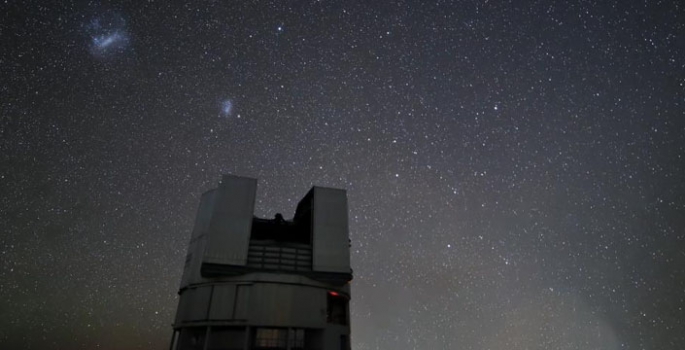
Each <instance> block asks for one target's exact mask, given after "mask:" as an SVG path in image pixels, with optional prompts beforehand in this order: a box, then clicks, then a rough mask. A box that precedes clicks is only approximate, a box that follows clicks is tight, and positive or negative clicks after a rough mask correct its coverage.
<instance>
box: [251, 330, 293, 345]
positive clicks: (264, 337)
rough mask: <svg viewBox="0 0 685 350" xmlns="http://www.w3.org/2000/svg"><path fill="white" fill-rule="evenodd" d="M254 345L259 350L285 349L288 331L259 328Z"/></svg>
mask: <svg viewBox="0 0 685 350" xmlns="http://www.w3.org/2000/svg"><path fill="white" fill-rule="evenodd" d="M254 340H255V341H254V345H255V347H256V348H257V349H285V348H286V345H287V341H288V330H287V329H284V328H257V330H256V332H255V339H254Z"/></svg>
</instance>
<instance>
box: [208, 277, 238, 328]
mask: <svg viewBox="0 0 685 350" xmlns="http://www.w3.org/2000/svg"><path fill="white" fill-rule="evenodd" d="M235 289H236V288H235V285H234V284H220V285H215V286H214V292H212V306H211V307H210V308H209V319H210V320H230V319H232V318H233V305H235V302H236V300H235V297H236V295H235Z"/></svg>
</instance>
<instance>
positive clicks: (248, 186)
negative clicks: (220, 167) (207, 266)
mask: <svg viewBox="0 0 685 350" xmlns="http://www.w3.org/2000/svg"><path fill="white" fill-rule="evenodd" d="M256 192H257V180H255V179H250V178H246V177H237V176H230V175H226V176H224V177H223V179H222V182H221V185H220V186H219V188H218V189H217V193H216V198H215V199H214V208H213V209H214V210H213V212H212V218H211V220H210V224H209V229H208V237H207V239H208V241H207V247H206V249H205V254H204V257H203V262H205V263H213V264H227V265H245V264H246V261H247V250H248V243H249V241H250V230H251V229H252V217H253V213H254V203H255V194H256Z"/></svg>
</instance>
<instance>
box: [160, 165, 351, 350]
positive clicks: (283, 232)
mask: <svg viewBox="0 0 685 350" xmlns="http://www.w3.org/2000/svg"><path fill="white" fill-rule="evenodd" d="M256 190H257V180H256V179H251V178H246V177H238V176H232V175H224V176H223V177H222V180H221V182H220V184H219V186H218V187H217V188H215V189H212V190H210V191H207V192H205V193H204V194H203V195H202V198H201V201H200V207H199V210H198V213H197V217H196V219H195V226H194V228H193V232H192V237H191V239H190V244H189V246H188V254H187V255H186V260H185V267H184V270H183V276H182V278H181V286H180V290H179V292H178V294H179V303H178V308H177V312H176V319H175V321H174V324H173V328H174V332H173V336H172V341H171V345H170V349H171V350H207V349H209V350H218V349H224V350H247V349H257V350H280V349H283V350H304V349H307V350H338V349H339V350H350V316H349V315H350V313H349V300H350V284H349V283H350V281H351V280H352V269H351V268H350V252H349V247H350V241H349V234H348V217H347V194H346V192H345V191H344V190H340V189H334V188H326V187H313V188H312V189H311V190H310V191H309V192H308V193H307V194H306V195H305V196H304V198H302V200H300V202H299V204H298V205H297V209H296V211H295V214H294V216H293V218H292V219H291V220H285V219H284V218H283V216H282V215H280V214H276V217H275V218H274V219H264V218H257V217H255V216H254V205H255V194H256Z"/></svg>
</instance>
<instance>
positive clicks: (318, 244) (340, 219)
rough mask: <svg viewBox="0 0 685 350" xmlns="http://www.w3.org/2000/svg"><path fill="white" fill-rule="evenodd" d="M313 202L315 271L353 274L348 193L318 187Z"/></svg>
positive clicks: (315, 189)
mask: <svg viewBox="0 0 685 350" xmlns="http://www.w3.org/2000/svg"><path fill="white" fill-rule="evenodd" d="M313 202H314V203H313V209H312V215H313V219H312V231H313V235H314V240H313V241H314V242H313V243H314V244H313V248H314V252H313V257H312V258H313V259H312V260H313V268H314V270H315V271H328V272H344V273H348V272H350V246H349V234H348V223H347V195H346V192H345V191H344V190H339V189H333V188H323V187H315V188H314V199H313Z"/></svg>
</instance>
